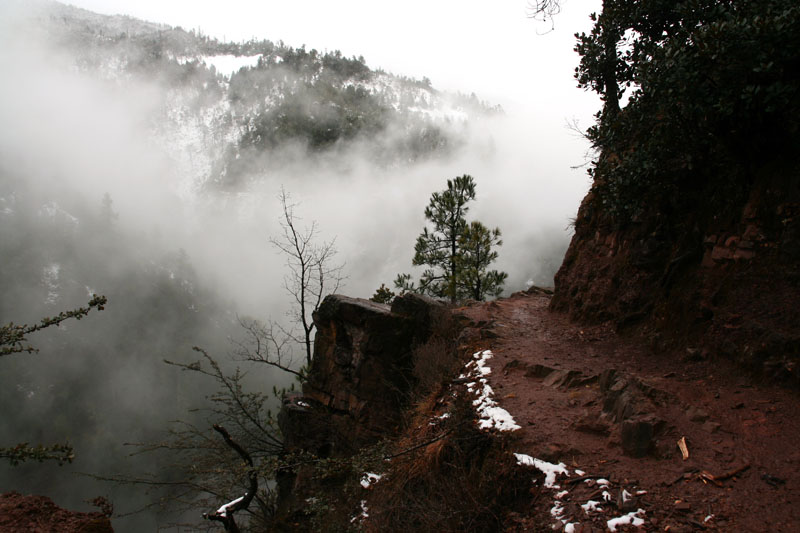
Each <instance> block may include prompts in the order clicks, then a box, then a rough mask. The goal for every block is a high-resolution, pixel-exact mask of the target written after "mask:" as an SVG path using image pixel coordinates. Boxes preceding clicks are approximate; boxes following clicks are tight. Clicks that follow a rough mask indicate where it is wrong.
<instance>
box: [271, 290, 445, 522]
mask: <svg viewBox="0 0 800 533" xmlns="http://www.w3.org/2000/svg"><path fill="white" fill-rule="evenodd" d="M448 312H449V311H447V309H446V308H445V307H444V305H443V304H441V303H439V302H437V301H436V300H433V299H431V298H428V297H426V296H420V295H416V294H406V295H403V296H399V297H397V298H396V299H395V300H394V302H393V303H392V305H391V306H389V305H385V304H378V303H375V302H371V301H369V300H362V299H359V298H350V297H347V296H341V295H332V296H328V297H327V298H325V300H324V301H323V302H322V304H321V305H320V306H319V309H318V310H317V311H316V312H315V313H314V325H315V326H316V330H317V333H316V337H315V340H314V358H313V362H312V364H311V369H310V372H309V374H308V380H307V382H306V383H304V385H303V391H302V393H301V394H294V395H290V396H288V397H287V398H285V400H284V404H283V407H282V409H281V411H280V413H279V415H278V423H279V425H280V429H281V433H282V435H283V438H284V448H285V450H286V453H287V454H293V453H301V454H302V453H311V454H313V455H315V456H317V457H321V458H343V457H349V456H351V455H352V454H354V453H356V452H358V451H359V450H360V449H363V448H364V447H365V446H369V445H371V444H374V443H376V442H378V441H379V440H381V439H383V438H386V437H392V436H395V435H396V434H397V433H398V431H399V430H400V429H401V427H400V424H401V419H402V411H403V408H404V407H406V406H407V405H408V400H409V392H410V390H411V388H412V387H413V385H414V382H415V377H414V364H415V361H414V349H415V347H417V346H418V345H420V344H422V343H424V342H425V341H426V340H427V339H428V337H429V336H430V335H431V330H432V324H433V323H434V322H435V320H436V317H437V314H442V313H448ZM313 478H314V473H313V467H310V466H309V467H298V468H294V469H291V470H286V471H283V472H280V473H279V475H278V486H279V491H278V492H279V503H278V508H279V512H278V514H279V517H282V518H281V519H280V520H289V521H291V520H294V518H288V517H292V516H296V515H297V513H302V512H303V509H304V508H305V507H307V504H306V499H307V498H309V497H314V494H319V490H320V487H319V486H318V485H317V484H316V482H315V481H314V479H313ZM280 520H279V521H280ZM287 523H288V522H287ZM276 527H277V526H276Z"/></svg>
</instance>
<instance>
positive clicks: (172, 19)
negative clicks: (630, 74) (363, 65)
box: [68, 0, 600, 125]
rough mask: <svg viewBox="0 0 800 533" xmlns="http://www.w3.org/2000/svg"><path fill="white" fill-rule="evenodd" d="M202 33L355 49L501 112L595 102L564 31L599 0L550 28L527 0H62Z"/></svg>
mask: <svg viewBox="0 0 800 533" xmlns="http://www.w3.org/2000/svg"><path fill="white" fill-rule="evenodd" d="M68 3H71V4H73V5H77V6H79V7H83V8H86V9H89V10H91V11H95V12H99V13H105V14H127V15H131V16H134V17H137V18H142V19H145V20H150V21H153V22H162V23H166V24H170V25H173V26H182V27H183V28H184V29H197V28H199V29H201V30H202V31H203V32H204V33H206V34H208V35H213V36H215V37H218V38H225V39H227V40H233V41H241V40H247V39H250V38H251V37H255V38H259V39H261V38H264V39H270V40H272V41H278V40H281V39H282V40H283V41H284V42H285V43H286V44H288V45H290V46H300V45H302V44H305V45H306V46H307V47H308V48H316V49H318V50H335V49H339V50H341V51H342V53H344V54H345V55H347V56H351V55H363V56H364V57H365V59H366V60H367V63H368V64H369V65H370V66H371V67H373V68H374V67H382V68H384V69H385V70H388V71H390V72H393V73H395V74H403V75H408V76H413V77H417V78H421V77H423V76H427V77H428V78H430V79H431V81H432V82H433V84H434V86H435V87H437V88H440V89H449V90H460V91H462V92H467V93H470V92H475V93H477V94H478V96H480V97H481V98H482V99H484V100H488V101H490V102H491V103H500V104H502V105H503V106H504V107H505V108H506V109H507V110H508V111H510V112H515V111H517V110H522V109H525V110H526V111H533V112H534V113H535V114H537V115H539V116H540V117H541V118H542V119H545V118H549V119H550V120H555V121H558V122H559V123H561V124H562V125H563V121H564V119H565V118H573V117H579V118H582V119H583V120H584V121H588V120H589V117H591V114H592V113H593V112H594V111H595V110H596V107H597V101H596V99H595V98H594V97H593V96H592V95H589V94H586V93H584V92H582V91H581V90H579V89H577V88H576V87H575V82H574V80H573V78H572V73H573V71H574V68H575V65H576V64H577V60H578V59H577V55H576V54H575V52H573V50H572V48H573V45H574V41H575V39H574V37H573V35H574V33H575V32H576V31H584V30H588V29H589V27H590V21H589V18H588V15H589V14H590V12H591V11H593V10H597V9H598V8H599V4H600V0H565V2H564V9H563V12H562V13H561V14H560V15H559V16H558V17H557V18H556V20H555V23H556V25H555V30H554V31H552V32H549V31H548V30H549V29H550V28H549V26H548V25H546V24H543V23H541V22H536V21H534V20H531V19H530V18H528V17H527V12H528V1H527V0H500V1H498V0H494V1H490V0H405V1H404V2H383V1H376V0H337V1H330V0H326V1H322V0H280V1H275V0H225V1H221V0H70V1H69V2H68Z"/></svg>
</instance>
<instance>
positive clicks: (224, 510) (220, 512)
mask: <svg viewBox="0 0 800 533" xmlns="http://www.w3.org/2000/svg"><path fill="white" fill-rule="evenodd" d="M242 500H244V496H240V497H238V498H236V499H235V500H233V501H232V502H228V503H226V504H225V505H223V506H222V507H220V508H219V509H217V514H218V515H220V516H228V508H229V507H233V506H234V505H236V504H237V503H239V502H240V501H242Z"/></svg>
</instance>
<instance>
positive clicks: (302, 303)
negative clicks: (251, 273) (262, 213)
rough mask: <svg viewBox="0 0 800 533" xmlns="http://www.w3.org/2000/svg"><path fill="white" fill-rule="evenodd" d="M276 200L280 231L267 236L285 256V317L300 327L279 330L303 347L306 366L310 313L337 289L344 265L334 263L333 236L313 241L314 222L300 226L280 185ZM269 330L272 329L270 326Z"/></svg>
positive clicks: (308, 362)
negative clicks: (288, 301)
mask: <svg viewBox="0 0 800 533" xmlns="http://www.w3.org/2000/svg"><path fill="white" fill-rule="evenodd" d="M278 200H279V201H280V203H281V208H282V212H283V215H282V217H281V228H282V230H283V233H282V235H280V236H279V237H273V238H271V239H270V243H272V245H273V246H274V247H275V248H277V249H278V250H279V251H280V252H281V253H283V254H284V256H285V257H286V267H287V268H288V270H289V273H288V274H287V275H286V276H284V280H283V281H284V283H283V284H284V287H285V288H286V291H287V292H288V293H289V296H291V298H292V299H293V300H294V302H293V306H292V309H291V311H290V312H289V316H290V317H291V318H292V320H293V322H294V323H295V324H297V325H299V326H300V327H301V329H302V333H301V334H300V335H296V334H295V333H294V329H292V328H289V329H288V330H286V329H284V330H282V332H283V333H284V334H285V335H287V336H288V337H290V338H291V339H292V340H294V341H296V342H297V343H299V344H301V345H302V346H303V347H304V348H305V352H306V367H307V368H309V367H310V366H311V357H312V353H313V345H314V341H313V338H312V335H311V333H312V332H313V331H314V321H313V319H312V314H313V312H314V311H316V310H317V308H318V307H319V304H320V303H322V299H323V298H324V297H325V296H326V295H328V294H333V293H335V292H336V291H337V290H338V289H339V286H340V285H341V283H342V281H344V276H343V274H342V270H343V268H344V265H343V264H337V263H335V259H334V258H335V256H336V247H335V239H334V240H331V241H328V242H322V243H317V242H316V240H317V237H318V235H319V226H318V225H317V222H316V221H312V222H311V225H310V226H306V227H304V228H302V229H301V228H300V226H299V224H298V221H299V218H298V217H297V216H296V215H295V213H294V209H295V207H297V204H293V203H291V198H290V196H289V194H288V193H287V192H286V190H285V189H283V188H281V192H280V194H279V195H278ZM272 332H273V333H274V332H275V331H274V329H273V331H272ZM275 346H277V345H275ZM275 366H277V365H275Z"/></svg>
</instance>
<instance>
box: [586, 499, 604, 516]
mask: <svg viewBox="0 0 800 533" xmlns="http://www.w3.org/2000/svg"><path fill="white" fill-rule="evenodd" d="M581 508H582V509H583V512H584V513H586V514H589V512H591V511H598V512H602V511H603V510H602V509H601V508H600V502H596V501H594V500H589V501H588V502H586V503H584V504H583V505H581Z"/></svg>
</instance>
